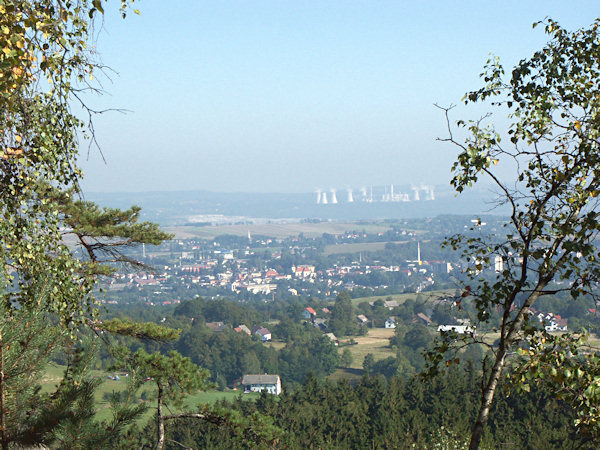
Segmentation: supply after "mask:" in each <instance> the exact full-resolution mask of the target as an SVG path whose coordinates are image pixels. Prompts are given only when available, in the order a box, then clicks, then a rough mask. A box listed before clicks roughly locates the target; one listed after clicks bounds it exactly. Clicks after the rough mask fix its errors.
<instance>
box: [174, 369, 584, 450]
mask: <svg viewBox="0 0 600 450" xmlns="http://www.w3.org/2000/svg"><path fill="white" fill-rule="evenodd" d="M479 381H480V376H479V375H478V374H477V373H476V372H475V371H474V366H473V365H470V364H467V365H464V366H462V367H458V366H456V367H453V368H452V369H451V370H449V371H448V373H447V374H446V375H445V376H443V377H439V378H436V379H432V380H429V381H427V382H422V381H421V380H420V379H418V378H413V379H410V380H407V381H404V380H402V379H400V378H397V377H392V378H390V379H389V380H387V381H386V380H385V379H384V378H382V377H373V378H369V377H367V378H363V379H362V380H361V381H360V382H359V383H358V384H357V385H356V386H351V385H350V384H348V383H347V382H346V381H341V382H339V383H329V382H323V381H319V380H318V379H317V378H315V377H308V378H307V380H306V382H305V383H304V384H303V385H302V386H301V387H299V389H297V390H296V391H295V392H293V393H289V392H285V393H284V394H282V395H280V396H279V398H274V397H273V396H268V395H266V394H265V395H263V396H262V397H261V398H260V399H259V400H257V401H256V402H253V401H244V400H243V399H242V398H241V397H240V398H239V399H238V400H236V401H234V402H232V403H227V402H223V403H222V404H223V405H224V406H225V405H226V406H227V407H228V408H233V409H235V410H237V411H239V413H240V414H241V415H242V416H244V417H251V416H252V415H253V414H255V413H256V412H259V413H260V414H261V415H263V416H267V417H270V418H271V419H272V420H273V424H274V425H275V426H277V427H278V428H279V429H280V430H282V434H281V435H280V441H279V442H278V446H277V447H278V448H298V449H300V448H315V449H316V448H382V449H383V448H389V449H391V448H412V446H413V445H414V446H415V447H416V448H438V447H439V448H458V447H461V446H464V445H465V443H467V442H468V436H469V433H470V426H471V425H470V424H471V423H472V421H473V420H474V418H475V417H476V414H477V408H478V405H479V395H480V392H479V389H478V383H479ZM573 420H574V416H573V414H571V413H570V412H569V410H568V408H565V406H564V405H562V404H561V403H560V402H558V401H556V400H555V399H553V398H552V397H551V396H550V395H548V393H546V392H544V391H541V390H532V392H530V393H526V394H519V395H512V396H510V397H505V396H501V397H500V398H499V399H498V402H497V404H496V406H495V407H494V409H493V410H492V414H491V419H490V428H489V430H488V432H487V434H486V435H485V436H484V446H485V448H488V447H489V448H495V447H496V446H502V445H503V443H504V444H510V446H511V448H534V449H545V448H565V449H569V448H577V446H580V445H581V447H580V448H593V446H590V445H589V443H588V444H586V443H585V442H584V441H583V440H581V436H578V435H576V434H574V428H573ZM188 428H189V427H188ZM201 429H202V432H201V433H200V432H198V431H197V430H196V429H194V430H190V431H188V432H187V434H185V433H186V431H185V426H183V425H182V426H181V427H178V431H177V433H178V434H177V436H178V437H179V438H180V439H185V445H188V446H190V447H193V448H224V447H227V448H244V446H243V445H239V444H236V443H235V439H236V436H235V435H234V434H232V433H229V432H228V431H227V429H224V428H215V427H213V426H211V425H208V424H205V425H203V426H202V428H201ZM172 436H174V435H172ZM176 440H178V441H179V442H182V441H181V440H179V439H176ZM182 443H183V442H182ZM220 443H221V446H220ZM436 446H437V447H436ZM172 448H175V447H172Z"/></svg>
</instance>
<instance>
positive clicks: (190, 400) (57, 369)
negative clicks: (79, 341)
mask: <svg viewBox="0 0 600 450" xmlns="http://www.w3.org/2000/svg"><path fill="white" fill-rule="evenodd" d="M64 370H65V368H64V367H63V366H58V365H55V364H50V365H48V367H47V369H46V375H45V376H44V377H43V378H42V381H41V385H42V391H43V392H50V391H53V390H54V389H55V388H56V386H57V385H58V383H59V382H60V380H61V379H62V375H63V373H64ZM90 375H91V376H93V377H100V378H102V379H103V380H104V382H103V383H102V384H101V385H100V387H99V388H98V389H97V390H96V393H95V398H96V405H97V406H96V408H97V411H98V414H97V417H98V419H100V420H106V419H108V418H109V416H110V410H109V405H108V403H107V402H106V401H105V400H104V395H105V394H106V393H110V392H120V391H123V390H125V389H126V388H127V378H126V377H120V378H119V380H111V379H109V378H107V376H108V375H112V373H107V372H102V371H99V370H92V371H91V372H90ZM152 389H154V385H153V384H151V383H148V384H147V385H146V386H144V387H143V388H142V389H141V390H142V391H148V392H150V391H151V390H152ZM240 395H241V396H243V398H244V399H253V400H255V399H257V398H258V397H259V395H260V394H258V393H254V392H252V393H248V394H244V393H243V392H242V391H239V390H233V389H228V390H225V391H216V390H210V391H206V392H198V393H196V394H193V395H190V396H188V397H187V399H186V400H185V403H184V405H185V407H186V408H188V409H192V410H193V409H195V407H196V406H198V405H202V404H209V405H212V404H214V403H215V402H217V401H219V400H222V399H225V400H233V399H234V398H236V397H238V396H240ZM149 406H150V408H149V409H148V411H147V412H146V413H145V414H144V415H143V416H142V418H141V419H140V422H144V421H146V420H148V419H149V418H150V417H151V416H152V415H153V414H154V411H155V410H154V408H153V403H152V402H150V403H149Z"/></svg>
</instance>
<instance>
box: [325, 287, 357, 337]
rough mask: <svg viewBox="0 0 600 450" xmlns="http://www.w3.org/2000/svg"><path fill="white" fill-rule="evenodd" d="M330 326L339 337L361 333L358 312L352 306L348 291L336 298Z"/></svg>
mask: <svg viewBox="0 0 600 450" xmlns="http://www.w3.org/2000/svg"><path fill="white" fill-rule="evenodd" d="M329 328H330V329H331V331H332V332H333V334H335V335H336V336H338V337H341V336H353V335H357V334H359V328H360V327H359V325H358V321H357V319H356V313H355V312H354V309H353V308H352V300H351V298H350V295H349V294H348V292H346V291H344V292H342V293H341V294H339V295H338V296H337V297H336V299H335V304H334V305H333V307H332V308H331V319H330V321H329Z"/></svg>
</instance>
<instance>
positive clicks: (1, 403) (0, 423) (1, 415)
mask: <svg viewBox="0 0 600 450" xmlns="http://www.w3.org/2000/svg"><path fill="white" fill-rule="evenodd" d="M5 390H6V385H5V377H4V342H2V331H0V441H1V443H2V450H8V441H7V440H6V411H5V407H6V406H5V400H6V399H5V397H4V391H5Z"/></svg>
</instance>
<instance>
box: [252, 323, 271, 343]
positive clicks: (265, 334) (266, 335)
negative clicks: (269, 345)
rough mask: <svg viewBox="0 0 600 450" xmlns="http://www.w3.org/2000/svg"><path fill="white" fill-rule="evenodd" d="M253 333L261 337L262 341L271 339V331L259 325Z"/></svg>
mask: <svg viewBox="0 0 600 450" xmlns="http://www.w3.org/2000/svg"><path fill="white" fill-rule="evenodd" d="M254 334H255V335H257V336H258V337H259V338H261V339H262V341H263V342H267V341H270V340H271V332H270V331H269V330H268V329H266V328H264V327H261V328H259V329H258V330H256V331H255V332H254Z"/></svg>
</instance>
